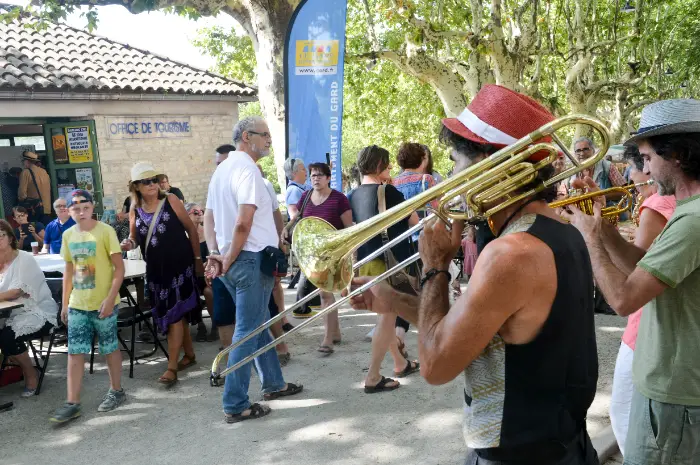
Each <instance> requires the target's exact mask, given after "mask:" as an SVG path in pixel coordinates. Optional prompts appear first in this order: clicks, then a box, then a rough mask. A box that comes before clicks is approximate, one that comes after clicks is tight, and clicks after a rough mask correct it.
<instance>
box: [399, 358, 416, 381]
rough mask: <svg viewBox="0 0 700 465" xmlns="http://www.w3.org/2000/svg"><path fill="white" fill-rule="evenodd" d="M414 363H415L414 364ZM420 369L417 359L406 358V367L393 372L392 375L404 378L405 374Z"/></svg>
mask: <svg viewBox="0 0 700 465" xmlns="http://www.w3.org/2000/svg"><path fill="white" fill-rule="evenodd" d="M414 364H415V365H414ZM419 370H420V363H418V362H417V361H413V362H412V361H410V360H406V368H404V369H403V371H402V372H400V373H398V372H396V371H395V372H394V376H396V377H397V378H405V377H406V376H408V375H410V374H411V373H415V372H416V371H419Z"/></svg>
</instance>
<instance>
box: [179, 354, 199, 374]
mask: <svg viewBox="0 0 700 465" xmlns="http://www.w3.org/2000/svg"><path fill="white" fill-rule="evenodd" d="M185 360H187V362H185ZM195 363H197V357H196V356H194V355H193V356H192V358H190V356H189V355H183V356H182V358H181V359H180V361H179V362H177V371H182V370H184V369H185V368H189V367H191V366H192V365H194V364H195Z"/></svg>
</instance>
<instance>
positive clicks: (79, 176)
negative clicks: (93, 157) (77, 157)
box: [75, 168, 95, 195]
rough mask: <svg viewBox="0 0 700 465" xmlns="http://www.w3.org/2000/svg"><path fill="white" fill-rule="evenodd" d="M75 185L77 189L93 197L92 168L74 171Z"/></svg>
mask: <svg viewBox="0 0 700 465" xmlns="http://www.w3.org/2000/svg"><path fill="white" fill-rule="evenodd" d="M75 184H76V186H77V188H78V189H84V190H86V191H88V192H89V193H91V194H93V195H94V194H95V191H94V188H95V186H94V182H93V180H92V168H78V169H77V170H75Z"/></svg>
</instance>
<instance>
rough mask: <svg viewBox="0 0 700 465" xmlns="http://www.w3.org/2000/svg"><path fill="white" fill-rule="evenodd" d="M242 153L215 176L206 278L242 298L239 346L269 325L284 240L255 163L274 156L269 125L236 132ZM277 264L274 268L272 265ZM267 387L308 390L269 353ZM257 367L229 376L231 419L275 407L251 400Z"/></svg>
mask: <svg viewBox="0 0 700 465" xmlns="http://www.w3.org/2000/svg"><path fill="white" fill-rule="evenodd" d="M233 143H234V144H235V146H236V151H235V152H231V153H229V156H228V158H227V159H226V161H224V162H222V163H221V164H220V165H219V167H218V168H217V169H216V171H215V172H214V176H212V179H211V183H210V184H209V192H208V194H207V208H206V213H205V214H204V235H205V237H206V241H207V246H208V247H209V253H210V255H209V260H208V262H207V273H208V275H209V276H210V277H211V278H216V277H222V278H221V280H222V282H223V284H224V285H225V286H226V289H227V290H228V292H229V293H230V294H231V296H232V297H233V298H234V300H235V304H236V323H235V324H236V326H235V329H234V333H233V341H232V342H233V343H236V342H238V341H240V340H241V339H243V338H244V337H245V336H247V335H248V334H250V333H251V332H252V331H253V330H254V329H255V328H257V327H258V326H260V325H261V324H263V323H264V322H265V321H266V320H267V316H268V315H269V312H268V308H267V305H268V302H269V300H270V294H271V293H272V288H273V286H274V283H275V278H274V264H269V263H267V260H264V258H265V257H270V256H274V254H273V252H274V250H275V249H277V247H278V245H279V235H278V234H277V229H276V228H275V223H274V220H273V216H272V199H271V198H270V195H269V193H268V191H267V188H266V187H265V183H264V182H263V178H262V175H261V174H260V171H259V170H258V166H257V165H256V163H257V162H258V161H259V160H260V159H261V158H263V157H265V156H267V155H268V154H269V153H270V146H271V145H272V136H271V135H270V129H269V128H268V126H267V123H266V122H265V120H263V119H262V118H260V117H249V118H245V119H243V120H241V121H240V122H239V123H238V124H237V125H236V127H235V128H234V130H233ZM268 265H270V266H268ZM271 340H272V339H271V337H270V333H269V331H263V332H262V333H260V334H259V335H258V336H256V337H253V338H251V339H250V340H248V341H246V342H245V343H243V344H241V345H240V346H238V347H237V348H236V349H234V350H232V351H231V352H230V354H229V358H228V366H229V367H230V366H232V365H234V364H236V363H238V362H239V361H241V360H243V359H245V358H246V357H248V356H249V355H251V354H253V353H254V352H255V351H257V350H258V349H259V348H261V347H263V346H264V345H266V344H268V343H269V342H271ZM255 368H256V371H257V372H258V376H259V378H260V382H261V384H262V391H263V398H264V399H265V400H274V399H278V398H281V397H287V396H291V395H294V394H298V393H299V392H301V391H302V389H303V387H302V386H301V385H299V386H297V385H295V384H292V383H286V382H285V380H284V377H283V376H282V369H281V367H280V361H279V359H278V358H277V356H276V355H275V353H274V352H271V351H268V352H266V353H264V354H262V355H260V356H259V357H258V358H256V359H255ZM250 369H251V364H250V363H248V364H246V365H244V366H243V367H241V368H240V369H238V370H236V371H233V372H231V373H229V374H228V375H227V376H226V383H225V385H224V394H223V406H224V413H225V417H224V418H225V421H226V422H227V423H237V422H239V421H244V420H250V419H255V418H260V417H263V416H265V415H267V414H269V413H270V408H269V407H268V406H266V405H261V404H258V403H253V404H251V402H250V399H249V398H248V387H249V385H250V374H251V373H250Z"/></svg>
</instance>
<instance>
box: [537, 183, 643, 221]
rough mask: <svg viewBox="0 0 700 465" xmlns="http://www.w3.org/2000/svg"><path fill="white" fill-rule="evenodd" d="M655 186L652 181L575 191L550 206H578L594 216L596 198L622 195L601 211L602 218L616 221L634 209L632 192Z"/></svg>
mask: <svg viewBox="0 0 700 465" xmlns="http://www.w3.org/2000/svg"><path fill="white" fill-rule="evenodd" d="M652 184H654V180H653V179H650V180H648V181H646V182H640V183H637V184H629V185H627V186H620V187H611V188H609V189H603V190H600V191H591V192H586V193H583V192H582V191H581V190H578V189H577V190H574V191H572V192H573V195H570V196H569V197H568V198H566V199H562V200H557V201H556V202H552V203H550V204H549V206H550V207H552V208H561V207H566V206H567V205H576V206H577V207H578V208H580V209H581V211H582V212H584V213H585V214H586V215H592V214H593V204H594V203H595V201H594V199H595V198H596V197H601V196H606V195H608V194H622V198H621V199H620V201H619V202H618V203H617V204H616V205H613V206H610V207H604V208H603V209H602V210H601V213H600V214H601V216H602V217H603V218H607V219H608V220H611V221H615V220H617V217H618V216H619V215H621V214H622V213H624V212H626V211H628V210H629V209H630V208H632V205H633V204H634V200H633V198H632V191H633V190H635V189H638V188H640V187H644V186H650V185H652Z"/></svg>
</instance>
